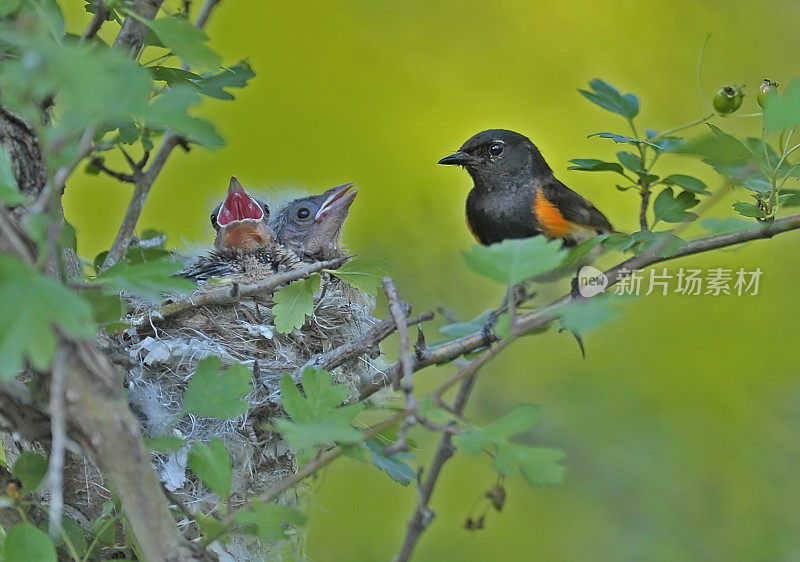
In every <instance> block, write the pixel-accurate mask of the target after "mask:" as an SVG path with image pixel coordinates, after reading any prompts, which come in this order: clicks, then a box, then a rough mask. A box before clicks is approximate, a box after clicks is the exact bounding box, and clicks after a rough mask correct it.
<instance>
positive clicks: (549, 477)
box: [494, 443, 566, 486]
mask: <svg viewBox="0 0 800 562" xmlns="http://www.w3.org/2000/svg"><path fill="white" fill-rule="evenodd" d="M565 457H566V455H565V454H564V452H563V451H559V450H558V449H551V448H548V447H528V446H525V445H518V444H516V443H510V444H502V445H500V446H499V447H498V448H497V454H496V456H495V459H494V467H495V468H496V469H497V471H498V472H500V473H501V474H505V475H506V476H511V475H513V474H514V471H515V469H516V468H519V471H520V473H521V474H522V476H523V478H525V480H526V481H527V482H528V484H530V485H531V486H552V485H555V484H560V483H561V482H562V481H563V480H564V472H565V470H566V469H565V468H564V467H563V466H561V465H560V464H558V461H560V460H562V459H564V458H565Z"/></svg>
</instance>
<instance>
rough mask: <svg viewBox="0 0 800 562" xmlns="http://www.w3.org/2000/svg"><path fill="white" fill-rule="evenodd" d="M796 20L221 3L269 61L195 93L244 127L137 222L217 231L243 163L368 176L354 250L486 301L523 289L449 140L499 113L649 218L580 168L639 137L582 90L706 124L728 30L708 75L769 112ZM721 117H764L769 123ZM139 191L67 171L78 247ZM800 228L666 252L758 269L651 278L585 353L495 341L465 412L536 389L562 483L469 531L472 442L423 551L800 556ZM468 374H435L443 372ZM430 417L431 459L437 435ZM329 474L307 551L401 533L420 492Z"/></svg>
mask: <svg viewBox="0 0 800 562" xmlns="http://www.w3.org/2000/svg"><path fill="white" fill-rule="evenodd" d="M193 3H198V4H199V2H196V1H195V2H193ZM80 5H82V3H77V2H76V3H75V4H74V6H73V7H71V8H68V9H67V12H68V13H67V15H68V22H69V27H70V28H71V29H73V30H75V29H79V28H82V27H83V26H84V25H85V22H86V21H87V18H88V16H87V15H86V14H85V13H83V11H82V8H81V7H80ZM168 5H170V6H171V9H174V8H176V7H177V6H176V5H173V4H170V3H168ZM194 8H195V9H196V8H197V6H195V7H194ZM799 15H800V14H798V9H797V5H796V3H795V2H790V1H762V2H732V1H730V0H727V1H720V0H706V1H704V2H697V1H689V0H673V1H671V2H641V1H637V0H625V1H616V2H598V1H596V0H579V1H571V2H530V1H524V0H498V1H495V2H491V3H487V2H477V1H469V0H466V1H465V0H461V1H454V0H449V1H441V2H423V1H420V0H406V1H403V2H371V1H366V0H363V1H356V0H351V1H341V2H324V3H316V2H313V3H301V2H235V1H224V2H223V3H222V4H221V5H220V7H219V8H218V10H217V12H216V13H215V14H214V16H213V18H212V20H211V23H210V25H209V27H208V32H209V35H210V36H211V38H212V39H211V44H212V46H214V47H215V48H216V49H217V50H218V51H219V52H221V53H222V54H223V56H224V59H225V61H226V62H228V63H233V62H235V61H237V60H239V59H242V58H247V59H249V61H250V62H251V64H252V66H253V67H254V69H255V71H256V72H257V77H256V78H255V79H253V80H252V82H251V84H250V86H249V87H247V88H246V89H245V90H243V91H239V92H237V93H236V96H237V100H236V101H235V102H232V103H231V102H218V101H216V100H208V101H206V102H205V103H204V105H203V107H202V109H201V110H200V112H199V113H200V114H201V115H203V116H205V117H207V118H209V119H211V120H213V121H214V122H215V123H216V124H217V126H218V129H219V130H220V132H221V133H222V134H223V135H224V136H225V137H226V139H227V145H226V146H225V147H223V148H221V149H219V150H217V151H214V152H208V151H204V150H203V149H200V148H194V149H193V150H192V151H191V152H190V153H188V154H185V153H183V152H182V151H176V152H175V153H174V155H173V157H172V158H171V159H170V161H169V163H168V164H167V166H166V169H165V170H164V172H163V173H162V175H161V176H160V177H159V179H158V181H157V183H156V185H155V187H154V188H153V191H152V195H151V196H150V198H149V200H148V202H147V206H146V207H145V210H144V213H143V215H142V219H141V221H140V223H139V228H140V229H145V228H158V229H162V230H165V231H166V232H167V233H168V234H169V236H170V241H171V244H172V245H174V246H177V247H181V246H183V245H184V242H189V243H198V242H199V243H209V242H210V240H211V230H210V227H209V224H208V220H207V217H208V213H209V211H210V209H211V208H212V206H213V204H214V201H215V200H218V199H219V198H220V197H221V195H222V193H223V192H224V190H225V188H226V187H227V181H228V178H229V177H230V175H231V174H234V173H235V174H236V175H237V176H238V177H239V178H240V179H241V180H242V182H243V183H244V184H245V185H246V186H251V187H259V186H266V187H269V188H272V189H278V190H280V189H283V188H286V187H291V188H293V189H297V188H303V189H307V190H309V191H315V192H316V191H321V190H323V189H324V188H327V187H329V186H332V185H335V184H339V183H343V182H345V181H354V182H356V183H357V184H358V185H359V186H360V187H361V191H360V193H359V195H358V198H357V201H356V203H355V204H354V206H353V208H352V211H351V216H350V218H349V220H348V223H347V228H346V232H345V236H344V240H345V242H346V244H347V245H348V247H349V248H350V249H351V250H352V251H353V252H355V253H358V254H361V255H372V256H379V257H382V258H384V259H385V260H387V262H388V269H389V271H390V272H391V274H392V275H393V276H394V278H395V279H396V282H397V284H398V286H399V288H400V291H401V292H402V294H403V296H404V297H405V298H406V299H408V300H410V301H412V302H413V303H414V304H415V309H416V310H417V311H422V310H426V309H430V308H432V307H435V306H436V305H438V304H444V305H446V306H447V307H449V308H450V309H452V310H453V311H454V312H455V313H456V314H457V315H458V316H460V317H461V318H463V319H469V318H471V317H474V316H476V315H477V314H479V313H480V312H482V311H483V310H485V309H486V308H488V307H490V306H493V305H495V304H496V303H497V302H498V301H499V299H500V298H501V296H502V294H501V293H502V290H501V289H500V288H498V287H496V286H495V285H493V284H491V283H490V282H488V281H485V280H483V279H481V278H478V277H477V276H476V275H475V274H473V273H471V272H470V271H469V270H468V269H467V268H466V267H465V265H464V263H463V261H462V257H461V253H462V251H464V250H465V249H467V248H469V246H470V245H471V244H472V241H471V238H470V237H469V235H468V233H467V231H466V228H465V227H464V220H463V214H464V213H463V206H464V199H465V197H466V194H467V191H468V189H469V187H470V185H471V184H470V181H469V179H468V177H467V175H466V173H464V172H463V171H461V170H458V169H453V168H449V167H441V166H437V165H436V161H437V160H438V159H439V158H440V157H442V156H444V155H446V154H449V153H450V152H452V151H453V150H455V149H456V148H458V146H459V145H460V144H461V142H462V141H464V140H465V139H466V138H467V137H469V136H470V135H472V134H473V133H475V132H477V131H480V130H482V129H485V128H494V127H504V128H511V129H514V130H517V131H520V132H522V133H524V134H527V135H529V136H530V137H531V138H532V139H533V140H534V142H535V143H536V144H537V145H538V146H539V147H540V149H541V150H542V152H543V153H544V155H545V157H546V158H547V159H548V161H549V162H550V164H551V165H552V167H553V169H554V170H555V172H556V175H557V176H558V177H559V178H560V179H562V180H563V181H565V182H566V183H567V184H568V185H570V186H572V187H573V188H574V189H576V190H577V191H579V192H581V193H582V194H584V195H586V196H587V197H588V198H590V199H591V200H592V201H593V202H594V203H595V204H596V205H597V206H599V207H600V208H601V209H603V210H604V211H605V212H606V214H607V215H608V216H609V217H610V218H611V220H612V222H613V223H614V224H615V226H617V227H618V228H620V229H621V230H625V231H632V230H636V224H637V223H636V216H637V214H636V213H637V204H638V196H637V195H635V194H634V193H632V192H627V193H621V192H618V191H617V190H616V189H615V188H614V178H613V177H612V176H611V175H602V174H588V173H585V172H570V171H567V170H566V168H567V166H568V160H569V159H570V158H581V157H599V158H608V159H611V158H613V154H614V152H615V151H617V150H621V149H623V148H624V147H623V146H621V145H614V144H613V143H612V142H611V141H608V140H603V139H596V138H592V139H587V135H588V134H590V133H592V132H596V131H615V132H621V133H626V132H627V131H626V129H625V122H624V120H623V119H622V118H620V117H619V116H615V115H612V114H609V113H606V112H604V111H602V110H601V109H600V108H598V107H597V106H594V105H593V104H591V103H589V102H588V101H587V100H585V99H583V98H582V97H581V96H580V95H579V94H577V92H576V89H577V88H581V87H585V85H586V83H587V82H588V81H589V80H590V79H592V78H594V77H601V78H604V79H605V80H608V81H610V82H611V83H612V84H615V85H616V86H617V87H619V88H620V89H621V90H622V91H623V92H628V91H633V92H635V93H637V94H638V95H639V96H640V98H641V101H642V114H641V117H640V118H639V122H640V127H641V128H643V127H644V126H647V127H650V128H654V129H658V130H665V129H667V128H671V127H673V126H676V125H679V124H682V123H684V122H688V121H691V120H692V119H695V118H697V117H700V116H701V115H703V114H704V113H705V106H704V105H703V104H702V102H701V99H700V96H699V94H698V90H697V86H696V80H695V71H696V60H697V54H698V51H699V48H700V45H701V43H702V41H703V39H704V37H705V36H706V35H707V34H708V33H711V40H710V42H709V46H708V50H707V53H706V57H705V62H704V68H703V80H702V82H703V87H704V89H705V93H706V95H707V96H708V97H710V96H711V95H713V92H714V91H716V89H718V88H719V87H721V86H723V85H725V84H727V83H738V84H745V90H746V92H747V94H748V96H747V97H746V98H745V103H744V107H743V109H742V110H741V111H742V112H753V111H757V109H758V108H757V106H756V104H755V92H756V90H757V87H758V85H759V84H760V82H761V80H762V79H763V78H764V77H769V78H772V79H775V80H778V81H779V82H781V83H783V84H785V83H787V82H788V81H789V79H790V78H792V77H793V76H794V75H795V74H798V67H797V53H798V52H800V34H798V33H797V21H798V16H799ZM109 103H113V100H109ZM716 122H717V124H719V125H720V126H722V127H723V128H724V129H726V130H730V131H735V132H739V133H744V132H749V133H750V134H753V135H758V134H759V133H760V119H759V118H728V119H717V121H716ZM697 132H700V129H697ZM656 172H657V173H661V172H669V173H677V172H684V173H693V174H696V175H698V176H699V177H701V178H703V179H705V180H706V181H707V183H709V185H710V186H712V187H714V188H715V187H716V186H717V185H718V180H717V179H716V178H715V177H714V175H713V173H710V172H709V170H707V169H706V168H705V167H703V166H702V165H701V164H697V163H695V162H693V161H691V160H689V159H685V158H684V159H679V158H677V157H672V158H670V157H664V158H662V160H661V161H660V163H659V165H658V167H657V168H656ZM129 189H130V188H129V186H126V185H121V184H118V183H116V182H115V181H113V180H111V179H110V178H108V177H104V176H87V175H81V174H77V175H76V176H75V177H73V179H72V180H71V181H70V184H69V186H68V190H67V195H66V198H65V208H66V214H67V217H68V219H69V220H70V221H71V222H72V223H73V224H74V225H75V227H76V228H77V230H78V236H79V239H78V240H79V251H80V253H81V255H82V256H84V257H87V258H91V257H93V256H94V255H95V254H97V253H98V252H100V251H102V250H104V249H107V248H108V247H109V245H110V244H111V241H112V239H113V236H114V233H115V229H116V227H117V226H118V224H119V222H120V220H121V217H122V215H123V212H124V208H125V206H126V204H127V201H128V197H129V195H130V190H129ZM734 200H747V195H746V193H745V192H733V193H732V194H730V196H729V197H727V199H725V200H723V201H722V202H721V203H719V204H718V205H717V207H716V208H715V209H714V210H713V211H712V212H711V213H710V214H711V215H714V216H720V217H723V216H730V215H731V213H732V211H730V207H729V204H730V202H732V201H734ZM693 233H694V234H699V233H701V231H700V229H699V227H698V228H695V229H694V231H693ZM798 241H800V234H797V233H790V234H787V235H783V236H780V237H778V238H776V239H774V240H771V241H763V242H756V243H751V244H750V245H748V246H746V247H744V248H740V249H737V250H735V251H724V252H716V253H714V254H710V255H707V256H697V257H693V258H691V259H686V260H683V261H682V262H675V263H673V264H671V265H670V269H671V271H672V272H673V273H674V272H675V271H676V270H677V268H678V267H680V266H684V267H688V266H691V267H703V268H708V267H726V268H738V267H740V266H742V267H745V268H746V269H754V268H755V267H761V268H762V270H763V271H764V275H763V277H762V280H761V281H762V282H761V290H760V293H759V295H757V296H753V297H736V296H731V297H725V296H722V297H689V296H681V295H673V296H667V297H664V296H650V297H643V296H642V297H638V298H631V299H628V301H627V302H626V303H625V304H624V306H623V307H622V314H621V316H620V317H619V318H618V319H617V320H615V321H614V322H611V323H608V324H606V325H604V326H602V327H600V328H599V329H596V330H595V331H594V332H592V333H590V334H587V336H586V338H585V339H586V345H587V357H586V359H585V360H583V359H581V357H580V354H579V353H578V350H577V348H576V345H575V343H574V341H572V339H571V338H570V337H569V336H568V335H565V334H559V333H557V332H556V331H554V330H551V331H549V332H547V333H545V334H543V335H540V336H536V337H532V338H526V339H524V340H522V341H519V342H517V343H516V344H515V345H514V346H513V347H512V348H511V349H510V350H508V351H507V352H506V353H504V354H503V355H502V356H500V357H499V358H497V359H496V360H495V361H494V362H493V363H492V364H491V365H489V366H488V367H487V368H486V369H484V371H483V373H482V374H481V377H480V379H479V381H478V385H477V389H476V391H475V393H474V399H473V400H472V402H471V404H470V407H469V410H468V415H469V416H470V417H471V418H472V419H474V420H475V421H476V422H478V423H480V422H482V421H487V420H490V419H493V418H495V417H497V416H499V415H501V414H503V413H505V412H506V411H508V410H509V409H511V408H512V407H513V406H514V405H515V404H517V403H519V402H521V401H525V402H533V403H537V404H541V405H542V406H543V409H544V415H543V420H542V422H541V423H540V424H539V426H537V428H535V431H533V432H531V433H530V434H528V435H526V436H524V437H523V438H524V439H525V440H526V441H527V442H531V443H540V444H544V445H548V446H555V447H559V448H561V449H563V450H564V451H566V452H567V454H568V457H567V459H566V461H565V465H566V466H567V469H568V470H567V473H566V479H565V482H564V484H563V485H561V486H557V487H552V488H531V487H529V486H528V485H527V484H526V483H525V482H524V481H523V480H522V479H521V478H519V477H515V478H512V479H510V480H508V481H507V482H506V486H507V489H508V500H507V504H506V509H505V510H504V511H503V512H502V513H499V514H498V513H490V514H489V516H488V518H487V520H486V528H485V529H484V530H482V531H479V532H474V533H471V532H468V531H465V530H464V529H463V528H462V525H463V523H464V521H465V519H466V517H467V516H468V515H469V514H470V513H471V510H472V509H473V507H474V505H476V500H477V499H478V498H479V497H480V495H481V494H482V492H484V491H485V490H487V489H488V488H489V487H491V486H492V484H493V483H494V481H495V476H494V474H493V473H492V471H491V469H490V466H489V465H490V459H488V458H487V457H482V458H481V457H478V458H471V457H464V456H460V455H459V456H457V457H456V458H455V459H454V460H453V461H452V462H451V463H450V464H449V465H448V466H447V467H446V468H445V473H444V477H443V478H442V480H441V483H440V485H439V488H438V489H437V491H436V494H435V497H434V499H433V504H432V507H433V509H434V510H435V511H436V514H437V515H436V519H435V520H434V522H433V524H432V526H431V528H430V529H429V531H428V532H427V533H426V534H425V535H424V537H423V538H422V540H421V542H420V544H419V546H418V549H417V553H416V560H441V561H445V560H531V559H536V560H555V561H558V560H578V561H580V560H637V561H638V560H798V559H800V508H799V507H798V506H800V479H799V478H798V467H799V466H800V464H798V461H800V445H798V436H797V433H798V431H797V430H798V426H800V377H798V375H799V374H800V373H799V372H798V371H799V369H798V362H797V354H796V349H797V344H796V342H795V339H796V338H797V336H798V334H797V330H796V326H797V319H798V313H800V304H798V299H797V292H796V291H797V287H798V283H800V265H798V261H797V251H796V248H797V244H798ZM615 257H618V256H606V259H607V260H609V261H610V260H613V259H614V258H615ZM566 289H567V286H566V284H564V285H563V286H559V287H557V288H556V289H552V288H551V289H547V290H546V291H551V293H552V292H553V291H555V290H560V291H564V290H566ZM432 330H433V328H429V339H436V337H437V336H436V334H435V330H433V331H432ZM793 342H795V343H793ZM390 358H391V357H390ZM453 369H454V367H452V366H450V367H442V368H437V369H430V370H427V371H425V372H424V373H423V374H421V375H419V379H420V381H424V382H421V384H426V385H433V384H435V383H436V382H437V381H441V380H442V379H443V378H444V377H446V376H447V375H448V374H451V373H452V372H453ZM416 437H417V445H418V450H416V451H415V453H416V454H417V455H418V457H419V459H421V461H422V462H424V463H427V461H428V459H429V458H430V454H431V451H432V448H433V446H434V441H433V440H431V439H429V438H426V437H425V436H424V435H416ZM313 486H314V489H315V496H314V499H313V502H312V504H313V505H312V507H311V511H310V523H309V530H308V534H307V538H306V545H305V549H306V553H307V556H308V558H309V559H311V560H319V561H324V560H367V561H369V560H388V559H389V558H391V556H393V554H394V553H396V551H397V548H398V546H399V543H400V540H401V538H402V536H403V533H404V531H405V521H406V519H407V518H408V516H409V514H410V511H411V508H412V506H413V504H414V502H415V500H416V494H415V491H414V489H413V488H412V487H409V488H402V487H400V486H399V485H396V484H394V483H393V482H391V481H389V480H388V478H386V476H385V475H384V474H382V473H379V472H378V471H377V470H376V469H375V468H374V467H371V466H367V465H360V464H358V463H357V462H356V461H351V460H345V461H343V462H340V463H337V464H336V465H335V466H334V467H333V468H331V469H330V470H329V471H328V472H327V473H325V474H324V475H323V476H322V477H321V478H320V479H319V480H318V481H317V482H315V483H314V484H313ZM477 505H479V506H480V505H481V504H480V503H478V504H477Z"/></svg>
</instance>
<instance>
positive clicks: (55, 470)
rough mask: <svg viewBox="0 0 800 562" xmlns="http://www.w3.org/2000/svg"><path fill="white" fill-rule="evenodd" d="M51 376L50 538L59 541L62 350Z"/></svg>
mask: <svg viewBox="0 0 800 562" xmlns="http://www.w3.org/2000/svg"><path fill="white" fill-rule="evenodd" d="M51 372H52V380H51V382H50V433H51V434H52V436H53V439H52V442H51V445H50V462H49V466H48V469H47V487H48V488H49V489H50V509H49V519H50V521H49V527H50V536H53V537H58V536H59V533H60V529H61V511H62V509H63V508H64V486H63V484H64V480H63V478H64V448H65V446H66V443H67V428H66V424H65V422H64V416H65V412H64V392H65V385H64V379H65V378H66V377H65V372H66V357H65V356H64V350H63V349H59V350H58V351H57V352H56V356H55V357H54V358H53V366H52V368H51Z"/></svg>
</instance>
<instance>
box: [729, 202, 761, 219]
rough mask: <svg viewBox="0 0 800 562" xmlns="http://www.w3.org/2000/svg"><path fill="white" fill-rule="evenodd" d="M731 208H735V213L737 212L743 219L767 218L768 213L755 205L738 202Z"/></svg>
mask: <svg viewBox="0 0 800 562" xmlns="http://www.w3.org/2000/svg"><path fill="white" fill-rule="evenodd" d="M731 206H732V207H733V210H734V211H736V212H737V213H739V214H740V215H742V216H743V217H751V218H756V219H764V218H767V213H766V212H765V211H764V210H763V209H760V208H759V207H757V206H756V205H753V204H752V203H743V202H738V203H734V204H733V205H731Z"/></svg>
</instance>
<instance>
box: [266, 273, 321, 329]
mask: <svg viewBox="0 0 800 562" xmlns="http://www.w3.org/2000/svg"><path fill="white" fill-rule="evenodd" d="M319 283H320V276H319V275H318V274H316V273H315V274H313V275H311V276H309V278H308V279H300V280H298V281H294V282H293V283H290V284H289V285H286V286H285V287H284V288H282V289H281V290H280V291H278V292H277V293H275V296H274V297H272V299H273V300H274V301H275V306H273V307H272V314H273V316H275V329H276V330H277V331H278V332H280V333H282V334H288V333H290V332H291V331H292V330H294V329H295V328H302V327H303V324H305V323H306V316H310V315H311V313H313V312H314V293H316V292H317V290H318V289H319Z"/></svg>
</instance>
